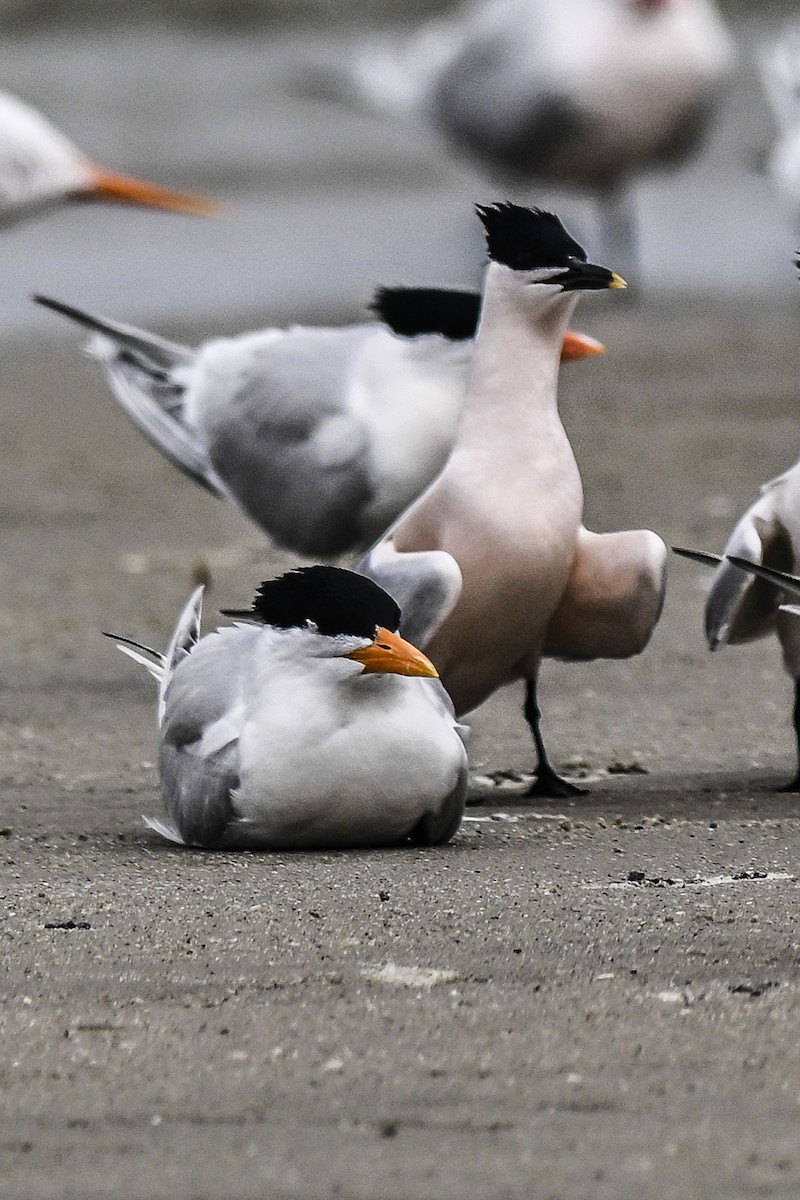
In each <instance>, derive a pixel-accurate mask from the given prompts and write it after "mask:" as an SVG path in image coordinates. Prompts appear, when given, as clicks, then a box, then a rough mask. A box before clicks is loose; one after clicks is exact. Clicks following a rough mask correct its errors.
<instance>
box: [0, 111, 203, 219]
mask: <svg viewBox="0 0 800 1200" xmlns="http://www.w3.org/2000/svg"><path fill="white" fill-rule="evenodd" d="M73 200H111V201H118V202H122V203H126V204H140V205H145V206H146V207H150V208H164V209H170V210H172V211H174V212H181V213H190V214H193V215H195V214H196V215H200V216H209V215H211V214H212V213H215V212H217V211H218V206H217V205H216V204H214V203H212V202H211V201H209V200H204V199H202V198H201V197H199V196H190V195H188V194H186V193H184V192H174V191H170V190H168V189H167V188H163V187H159V186H157V185H156V184H153V183H146V182H144V180H139V179H133V178H131V177H129V176H127V175H118V174H116V173H114V172H113V171H109V170H107V169H106V168H105V167H101V166H98V164H97V163H94V162H92V161H91V160H90V159H88V158H87V157H86V155H84V154H83V153H82V152H81V151H80V150H79V149H78V148H77V146H74V145H73V144H72V142H70V141H69V140H68V138H66V137H65V136H64V134H63V133H61V132H60V131H59V130H58V129H56V128H55V126H53V125H51V124H50V122H49V121H48V120H47V119H46V118H45V117H43V116H42V114H41V113H39V112H37V111H36V109H34V108H31V107H30V106H29V105H28V104H24V103H23V102H22V101H21V100H18V99H17V98H16V96H10V95H8V94H7V93H6V92H0V225H10V224H13V223H14V222H16V221H20V220H22V219H24V218H25V217H28V216H31V215H32V214H34V213H36V212H38V211H40V210H44V209H47V208H52V207H54V206H55V205H57V204H63V203H67V202H69V201H73Z"/></svg>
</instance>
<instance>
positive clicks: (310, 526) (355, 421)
mask: <svg viewBox="0 0 800 1200" xmlns="http://www.w3.org/2000/svg"><path fill="white" fill-rule="evenodd" d="M376 331H380V332H381V333H382V331H381V330H380V326H377V325H374V324H368V325H360V326H351V327H349V328H345V329H307V328H300V327H298V328H295V329H290V330H287V331H286V332H283V333H277V331H271V336H265V337H263V338H262V337H260V336H259V335H255V334H254V335H245V336H244V337H242V338H241V339H236V340H235V341H230V342H228V343H223V342H218V343H210V344H209V345H208V346H206V347H205V348H204V349H203V351H202V356H201V358H200V360H199V361H198V386H197V392H196V395H195V396H194V397H193V398H192V402H193V404H194V405H195V408H196V417H197V421H198V424H199V425H200V426H201V427H202V430H203V434H204V442H205V444H206V445H207V446H208V449H209V455H210V458H211V462H212V465H213V467H214V469H215V470H216V472H217V474H218V475H219V476H220V477H221V478H222V479H224V480H225V483H226V486H227V487H228V488H229V490H230V491H231V492H232V493H233V494H234V495H235V498H236V502H237V503H238V505H239V506H240V507H241V508H242V509H243V510H244V511H245V512H246V513H247V514H248V515H249V516H250V517H251V518H252V520H254V521H255V522H256V523H257V524H258V525H260V526H261V528H262V529H264V530H266V531H267V533H269V534H270V536H271V537H272V538H273V539H274V540H275V541H276V542H277V543H278V544H279V545H281V546H284V547H286V548H287V549H291V550H294V551H296V552H299V553H302V554H306V555H309V556H318V555H322V556H328V555H333V554H339V553H342V552H343V551H345V550H348V549H350V548H351V546H352V545H353V544H354V543H356V544H357V543H358V542H359V541H363V534H362V528H361V515H362V511H363V509H364V508H365V506H366V505H367V504H368V503H369V501H370V500H371V498H372V485H371V480H370V461H369V449H370V448H369V441H368V437H367V432H366V429H365V427H364V424H363V422H362V421H361V419H360V417H359V416H358V413H357V411H355V410H354V408H352V407H351V397H350V395H349V391H348V389H349V387H350V383H351V378H352V376H353V373H354V369H355V366H356V364H357V361H358V356H359V354H360V352H361V351H362V350H363V348H364V346H365V344H366V343H367V341H368V340H369V339H370V338H372V337H374V336H375V334H376ZM223 376H225V377H226V378H225V381H224V382H223Z"/></svg>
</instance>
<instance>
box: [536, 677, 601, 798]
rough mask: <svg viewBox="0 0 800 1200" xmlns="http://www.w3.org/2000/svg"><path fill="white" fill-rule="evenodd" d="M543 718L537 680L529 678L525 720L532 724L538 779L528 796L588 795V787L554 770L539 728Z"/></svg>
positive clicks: (562, 796) (561, 796)
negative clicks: (562, 776) (564, 777)
mask: <svg viewBox="0 0 800 1200" xmlns="http://www.w3.org/2000/svg"><path fill="white" fill-rule="evenodd" d="M541 719H542V714H541V711H540V709H539V701H538V700H537V698H536V680H535V679H529V680H527V682H526V685H525V720H526V721H527V722H528V724H529V725H530V728H531V733H532V734H533V740H534V742H535V744H536V756H537V764H536V779H535V780H534V782H533V783H532V784H531V786H530V787H529V788H528V791H527V793H526V794H527V795H528V796H547V797H549V798H550V799H553V800H558V799H563V798H564V797H566V796H585V795H587V791H586V788H581V787H578V786H577V785H576V784H574V783H570V782H569V781H568V780H566V779H562V778H561V776H560V775H557V774H556V772H555V771H554V770H553V768H552V766H551V765H550V760H549V759H548V757H547V751H546V750H545V748H544V742H543V741H542V732H541V729H540V728H539V725H540V722H541Z"/></svg>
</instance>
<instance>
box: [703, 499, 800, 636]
mask: <svg viewBox="0 0 800 1200" xmlns="http://www.w3.org/2000/svg"><path fill="white" fill-rule="evenodd" d="M768 499H769V495H765V496H764V497H762V498H761V499H760V500H759V501H758V502H757V503H756V504H754V505H753V507H752V508H751V509H749V511H748V512H746V513H745V515H744V516H743V517H742V519H741V521H739V523H738V525H737V526H736V528H735V529H734V530H733V533H732V534H731V536H730V538H729V539H728V543H727V545H726V546H725V550H724V555H725V558H724V560H723V561H722V562H721V563H720V564H719V566H718V567H717V569H716V572H715V574H714V578H713V580H712V583H711V590H710V591H709V593H708V599H707V600H706V610H705V629H706V638H707V640H708V644H709V646H710V647H711V649H712V650H716V649H717V648H718V647H719V646H722V645H725V644H726V643H729V644H731V645H735V644H736V643H739V642H749V641H753V640H754V639H756V638H760V637H765V636H766V635H767V634H769V633H772V632H773V631H774V629H775V622H776V619H777V613H778V606H779V604H780V600H781V597H780V591H779V589H778V588H777V587H776V586H775V585H774V584H772V583H770V582H768V581H767V580H765V579H760V578H758V577H756V576H754V575H751V574H748V573H747V572H745V571H743V570H742V569H741V568H740V567H737V566H735V565H734V564H733V563H731V562H730V561H729V559H728V556H729V555H732V556H734V557H738V558H742V559H747V560H748V561H749V562H755V563H764V564H765V565H767V566H771V567H775V568H777V569H779V570H784V569H788V568H790V567H791V566H792V565H793V564H792V554H791V543H790V541H789V538H788V535H787V533H786V531H785V529H784V528H783V526H782V525H781V523H780V522H779V521H778V520H777V518H776V516H775V514H774V512H773V511H772V510H771V507H770V506H768V504H767V503H765V501H766V500H768Z"/></svg>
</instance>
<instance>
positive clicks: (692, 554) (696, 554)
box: [670, 546, 722, 567]
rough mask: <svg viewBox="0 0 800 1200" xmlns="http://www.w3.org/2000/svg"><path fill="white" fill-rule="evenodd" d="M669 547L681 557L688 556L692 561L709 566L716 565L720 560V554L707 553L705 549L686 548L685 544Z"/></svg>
mask: <svg viewBox="0 0 800 1200" xmlns="http://www.w3.org/2000/svg"><path fill="white" fill-rule="evenodd" d="M670 549H671V550H672V553H673V554H679V555H680V556H681V558H689V559H691V560H692V562H699V563H704V564H705V565H706V566H709V567H718V566H719V564H720V563H721V562H722V555H721V554H709V553H708V551H706V550H687V549H686V547H685V546H671V547H670Z"/></svg>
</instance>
